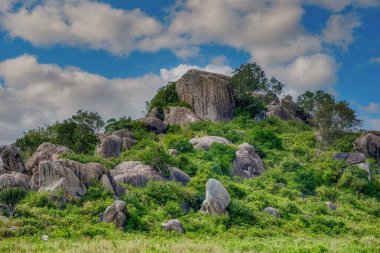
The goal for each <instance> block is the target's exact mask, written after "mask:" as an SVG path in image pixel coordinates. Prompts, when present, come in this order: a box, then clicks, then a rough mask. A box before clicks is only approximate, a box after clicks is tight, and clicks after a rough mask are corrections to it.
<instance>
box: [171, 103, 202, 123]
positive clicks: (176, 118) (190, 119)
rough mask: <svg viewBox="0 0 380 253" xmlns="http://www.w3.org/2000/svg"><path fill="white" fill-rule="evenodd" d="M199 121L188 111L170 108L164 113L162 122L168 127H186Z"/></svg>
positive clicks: (181, 108)
mask: <svg viewBox="0 0 380 253" xmlns="http://www.w3.org/2000/svg"><path fill="white" fill-rule="evenodd" d="M200 121H201V119H200V118H199V117H198V116H197V115H195V114H194V113H193V112H192V111H191V110H190V109H188V108H185V107H179V106H175V107H173V106H170V107H169V109H168V110H166V111H165V120H164V122H165V123H166V124H168V125H180V126H183V125H186V124H190V123H197V122H200Z"/></svg>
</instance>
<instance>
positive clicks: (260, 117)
mask: <svg viewBox="0 0 380 253" xmlns="http://www.w3.org/2000/svg"><path fill="white" fill-rule="evenodd" d="M266 118H267V115H266V112H265V111H261V112H259V113H258V114H256V115H255V117H254V120H255V121H256V122H261V121H263V120H265V119H266Z"/></svg>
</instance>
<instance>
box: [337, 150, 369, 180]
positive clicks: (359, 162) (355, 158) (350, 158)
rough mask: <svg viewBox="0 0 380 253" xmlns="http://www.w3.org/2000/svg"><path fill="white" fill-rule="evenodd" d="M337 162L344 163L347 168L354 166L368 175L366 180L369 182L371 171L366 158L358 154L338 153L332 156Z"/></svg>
mask: <svg viewBox="0 0 380 253" xmlns="http://www.w3.org/2000/svg"><path fill="white" fill-rule="evenodd" d="M334 159H335V160H337V161H344V162H345V163H346V165H347V166H351V165H356V166H358V167H359V168H361V169H362V170H364V171H365V172H367V174H368V179H369V180H371V170H370V167H369V163H368V162H367V157H366V156H365V155H364V154H363V153H360V152H357V151H355V152H353V153H338V154H336V155H335V156H334Z"/></svg>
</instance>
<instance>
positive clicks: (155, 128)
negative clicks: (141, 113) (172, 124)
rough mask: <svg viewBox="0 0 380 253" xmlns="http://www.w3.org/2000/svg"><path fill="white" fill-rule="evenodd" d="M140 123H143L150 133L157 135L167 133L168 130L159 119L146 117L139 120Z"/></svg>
mask: <svg viewBox="0 0 380 253" xmlns="http://www.w3.org/2000/svg"><path fill="white" fill-rule="evenodd" d="M138 121H140V122H142V123H143V124H144V125H145V126H146V127H147V128H148V130H149V131H152V132H154V133H156V134H161V133H165V132H166V130H167V129H168V126H167V124H166V123H164V122H163V121H162V120H160V119H158V118H154V117H146V118H142V119H139V120H138Z"/></svg>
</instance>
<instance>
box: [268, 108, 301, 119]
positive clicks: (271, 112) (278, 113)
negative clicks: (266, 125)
mask: <svg viewBox="0 0 380 253" xmlns="http://www.w3.org/2000/svg"><path fill="white" fill-rule="evenodd" d="M266 116H267V117H278V118H280V119H282V120H291V119H295V117H294V116H293V115H292V114H291V113H290V112H289V111H288V110H287V109H286V108H285V107H283V106H282V105H268V106H267V113H266Z"/></svg>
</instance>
